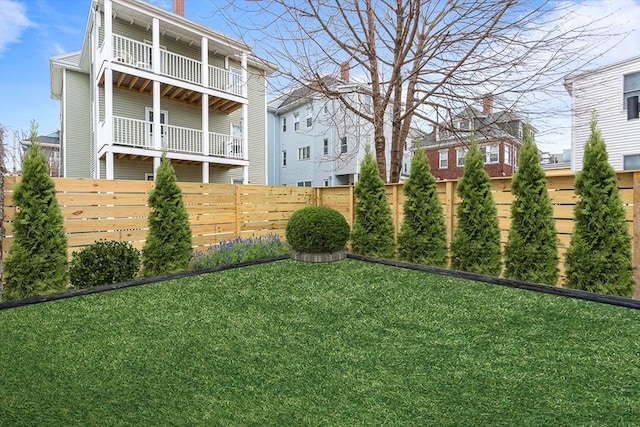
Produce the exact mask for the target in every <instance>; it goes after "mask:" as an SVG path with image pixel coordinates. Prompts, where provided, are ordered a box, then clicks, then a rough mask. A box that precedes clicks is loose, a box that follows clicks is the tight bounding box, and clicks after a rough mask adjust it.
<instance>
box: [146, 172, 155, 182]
mask: <svg viewBox="0 0 640 427" xmlns="http://www.w3.org/2000/svg"><path fill="white" fill-rule="evenodd" d="M154 179H155V177H154V176H153V174H152V173H145V174H144V180H145V181H153V180H154Z"/></svg>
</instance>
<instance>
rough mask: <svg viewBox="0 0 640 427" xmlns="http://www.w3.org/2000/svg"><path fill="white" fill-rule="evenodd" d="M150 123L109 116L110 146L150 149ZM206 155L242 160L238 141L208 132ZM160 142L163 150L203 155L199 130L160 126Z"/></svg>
mask: <svg viewBox="0 0 640 427" xmlns="http://www.w3.org/2000/svg"><path fill="white" fill-rule="evenodd" d="M153 127H154V124H153V123H152V122H148V121H144V120H136V119H129V118H125V117H118V116H114V117H113V143H114V144H115V145H125V146H128V147H135V148H145V149H151V150H152V149H154V145H153V132H154V128H153ZM208 140H209V156H214V157H223V158H228V159H244V153H243V150H242V138H238V137H233V136H231V135H225V134H221V133H214V132H208ZM160 141H161V143H162V147H163V148H166V149H167V151H171V152H177V153H186V154H197V155H203V154H204V151H203V147H202V131H201V130H198V129H191V128H185V127H181V126H172V125H160Z"/></svg>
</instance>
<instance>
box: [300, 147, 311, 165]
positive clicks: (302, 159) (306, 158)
mask: <svg viewBox="0 0 640 427" xmlns="http://www.w3.org/2000/svg"><path fill="white" fill-rule="evenodd" d="M305 150H308V151H309V157H304V151H305ZM310 159H311V146H310V145H305V146H303V147H298V160H299V161H304V160H310Z"/></svg>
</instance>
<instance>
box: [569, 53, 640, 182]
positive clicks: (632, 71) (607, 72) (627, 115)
mask: <svg viewBox="0 0 640 427" xmlns="http://www.w3.org/2000/svg"><path fill="white" fill-rule="evenodd" d="M564 85H565V88H566V89H567V91H568V92H569V94H570V95H571V101H572V112H571V149H572V158H571V169H572V170H573V171H579V170H581V169H582V163H583V158H584V147H585V144H586V142H587V139H588V138H589V133H590V126H589V125H590V121H591V117H592V114H593V113H594V112H595V113H596V114H597V118H598V128H599V129H600V131H601V132H602V137H603V138H604V141H605V143H606V145H607V152H608V154H609V163H611V165H612V166H613V168H614V169H616V170H630V169H640V118H639V117H638V105H639V104H640V102H639V99H640V56H636V57H633V58H629V59H627V60H625V61H621V62H617V63H615V64H611V65H607V66H604V67H601V68H597V69H594V70H591V71H586V72H584V73H579V74H574V75H569V76H567V77H566V78H565V83H564Z"/></svg>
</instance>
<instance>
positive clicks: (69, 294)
mask: <svg viewBox="0 0 640 427" xmlns="http://www.w3.org/2000/svg"><path fill="white" fill-rule="evenodd" d="M283 259H289V255H280V256H276V257H270V258H262V259H258V260H253V261H244V262H239V263H237V264H229V265H220V266H217V267H211V268H202V269H198V270H188V271H182V272H180V273H173V274H167V275H166V276H158V277H145V278H141V279H136V280H131V281H129V282H122V283H114V284H112V285H100V286H93V287H91V288H84V289H73V290H70V291H64V292H59V293H56V294H49V295H41V296H36V297H31V298H25V299H21V300H14V301H6V302H1V303H0V310H4V309H7V308H14V307H21V306H24V305H30V304H39V303H41V302H49V301H56V300H61V299H65V298H72V297H78V296H81V295H89V294H97V293H99V292H105V291H112V290H115V289H123V288H130V287H133V286H140V285H146V284H149V283H155V282H166V281H167V280H173V279H182V278H184V277H191V276H198V275H200V274H206V273H214V272H216V271H224V270H232V269H234V268H240V267H248V266H250V265H258V264H266V263H269V262H273V261H280V260H283Z"/></svg>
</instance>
